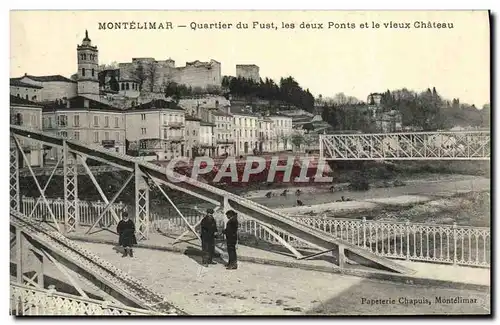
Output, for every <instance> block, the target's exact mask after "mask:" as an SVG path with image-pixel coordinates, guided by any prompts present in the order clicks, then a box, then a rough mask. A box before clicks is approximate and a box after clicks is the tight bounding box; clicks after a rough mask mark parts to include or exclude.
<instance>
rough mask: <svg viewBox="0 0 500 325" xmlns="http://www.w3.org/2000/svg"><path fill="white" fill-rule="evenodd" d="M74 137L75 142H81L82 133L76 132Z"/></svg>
mask: <svg viewBox="0 0 500 325" xmlns="http://www.w3.org/2000/svg"><path fill="white" fill-rule="evenodd" d="M73 137H74V138H75V140H77V141H78V140H80V132H78V131H75V134H74V136H73Z"/></svg>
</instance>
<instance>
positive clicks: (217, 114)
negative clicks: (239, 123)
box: [212, 110, 233, 117]
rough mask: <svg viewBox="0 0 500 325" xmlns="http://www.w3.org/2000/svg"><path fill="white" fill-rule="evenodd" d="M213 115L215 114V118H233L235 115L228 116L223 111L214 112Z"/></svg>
mask: <svg viewBox="0 0 500 325" xmlns="http://www.w3.org/2000/svg"><path fill="white" fill-rule="evenodd" d="M212 114H213V115H214V116H226V117H233V115H231V114H228V113H226V112H223V111H221V110H217V111H214V112H212Z"/></svg>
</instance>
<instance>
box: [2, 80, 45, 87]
mask: <svg viewBox="0 0 500 325" xmlns="http://www.w3.org/2000/svg"><path fill="white" fill-rule="evenodd" d="M10 85H11V86H15V87H25V88H35V89H42V88H43V87H42V86H37V85H32V84H29V83H26V82H22V81H21V80H19V79H18V78H11V79H10Z"/></svg>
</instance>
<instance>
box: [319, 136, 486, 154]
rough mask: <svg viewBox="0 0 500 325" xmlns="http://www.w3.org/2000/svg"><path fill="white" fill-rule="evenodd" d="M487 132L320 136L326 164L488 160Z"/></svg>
mask: <svg viewBox="0 0 500 325" xmlns="http://www.w3.org/2000/svg"><path fill="white" fill-rule="evenodd" d="M490 151H491V150H490V132H489V131H458V132H402V133H376V134H328V135H320V157H321V158H323V159H325V160H489V159H490Z"/></svg>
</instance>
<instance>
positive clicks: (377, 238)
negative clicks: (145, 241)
mask: <svg viewBox="0 0 500 325" xmlns="http://www.w3.org/2000/svg"><path fill="white" fill-rule="evenodd" d="M48 201H49V204H50V205H51V208H52V211H53V212H54V215H55V216H56V218H57V219H58V221H60V222H64V201H63V200H60V199H56V200H48ZM35 202H36V199H33V198H28V197H23V198H22V208H23V210H22V211H23V213H25V214H29V213H30V212H31V209H32V208H33V206H34V205H35ZM78 206H79V209H80V224H82V225H90V224H93V222H94V221H95V220H97V218H98V216H99V214H100V213H101V212H102V211H103V210H104V208H105V206H106V204H105V203H104V202H88V201H79V205H78ZM124 208H127V206H126V205H125V204H123V203H117V204H114V205H113V206H112V209H115V211H117V212H118V211H120V210H122V209H124ZM24 209H26V210H24ZM37 209H39V210H36V212H35V214H34V217H35V219H36V220H42V218H43V217H44V216H45V218H46V219H47V216H48V210H47V208H46V207H45V204H43V203H40V204H39V207H38V208H37ZM179 210H180V211H181V212H182V214H183V216H184V217H185V218H186V219H187V220H188V222H189V223H190V224H191V225H194V224H196V223H197V222H198V221H200V220H201V218H202V215H201V214H200V213H199V212H198V211H196V210H193V209H190V208H187V209H186V208H179ZM24 211H26V212H24ZM149 217H150V222H149V227H150V231H151V232H158V231H160V232H165V233H169V232H182V231H185V230H187V227H186V226H185V223H184V220H183V219H182V218H181V217H180V216H178V214H177V212H176V211H175V209H173V208H166V209H165V210H163V211H154V212H153V211H152V212H150V216H149ZM291 218H293V220H295V221H297V222H299V223H302V224H305V225H308V226H311V227H313V228H316V229H318V230H320V231H323V232H325V233H328V234H330V235H332V236H334V237H336V238H339V239H342V240H345V241H347V242H349V243H351V244H353V245H356V246H358V247H362V248H365V249H369V250H371V251H372V252H374V253H376V254H378V255H380V256H384V257H389V258H394V259H405V260H412V261H426V262H434V263H442V264H457V265H467V266H479V267H490V263H491V256H490V252H491V234H490V228H485V227H468V226H459V225H456V224H453V225H443V224H430V223H428V224H424V223H411V222H396V221H394V222H393V221H391V222H389V221H373V220H366V219H362V220H359V219H358V220H356V219H337V218H326V217H324V218H321V217H291ZM103 219H104V220H103V222H102V224H103V225H105V226H107V225H110V224H113V222H114V220H113V217H112V215H111V213H110V212H108V213H107V214H106V215H105V217H104V218H103ZM48 221H50V220H48ZM217 223H218V228H219V229H223V228H224V226H225V225H224V220H223V219H218V220H217ZM239 223H240V228H239V231H240V235H241V236H242V237H245V238H247V239H248V238H249V237H250V238H251V237H254V238H256V239H259V240H263V241H266V242H268V243H271V244H276V245H279V241H278V240H277V239H276V238H275V237H274V236H272V235H271V234H270V233H269V232H268V231H267V230H266V228H265V227H263V226H261V225H260V224H259V223H257V222H256V221H255V220H252V219H246V218H240V219H239ZM271 229H272V227H271ZM272 230H273V231H274V232H275V233H276V234H278V236H280V237H281V238H283V239H284V240H285V241H287V242H289V243H290V244H292V246H294V247H295V248H310V247H309V245H307V244H306V243H304V242H302V241H301V240H300V239H298V238H294V237H293V236H291V235H289V234H287V233H283V232H280V231H277V230H276V229H272Z"/></svg>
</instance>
